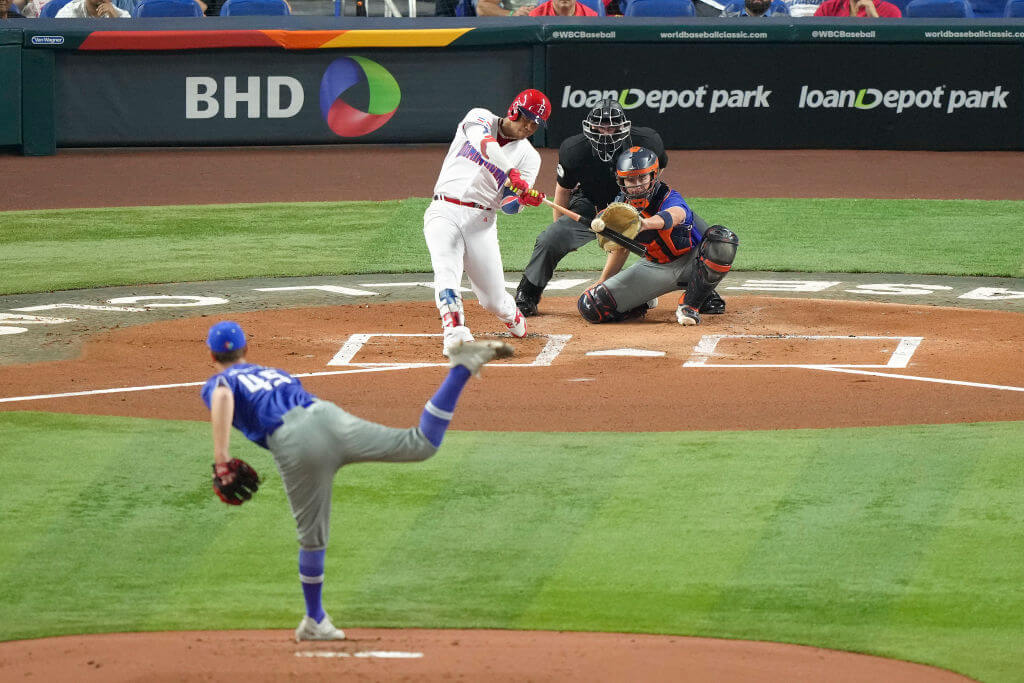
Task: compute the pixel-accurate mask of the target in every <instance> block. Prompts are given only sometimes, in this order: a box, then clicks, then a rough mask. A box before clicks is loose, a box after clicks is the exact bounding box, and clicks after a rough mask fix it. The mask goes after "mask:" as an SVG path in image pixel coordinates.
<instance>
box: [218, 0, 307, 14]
mask: <svg viewBox="0 0 1024 683" xmlns="http://www.w3.org/2000/svg"><path fill="white" fill-rule="evenodd" d="M289 14H291V10H289V9H288V3H286V2H285V1H284V0H227V2H225V3H224V4H223V5H222V6H221V8H220V16H222V17H241V16H257V17H276V16H285V15H289Z"/></svg>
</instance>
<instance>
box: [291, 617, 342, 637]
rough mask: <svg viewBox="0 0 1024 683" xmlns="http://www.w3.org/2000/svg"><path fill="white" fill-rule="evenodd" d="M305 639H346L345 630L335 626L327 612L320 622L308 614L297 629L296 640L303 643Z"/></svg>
mask: <svg viewBox="0 0 1024 683" xmlns="http://www.w3.org/2000/svg"><path fill="white" fill-rule="evenodd" d="M304 640H345V632H344V631H342V630H341V629H340V628H334V624H332V623H331V618H330V617H329V616H327V614H326V613H325V614H324V618H323V619H322V620H321V621H320V623H317V622H315V621H313V617H311V616H309V615H308V614H307V615H306V616H304V617H302V621H300V622H299V627H298V628H297V629H295V642H296V643H301V642H302V641H304Z"/></svg>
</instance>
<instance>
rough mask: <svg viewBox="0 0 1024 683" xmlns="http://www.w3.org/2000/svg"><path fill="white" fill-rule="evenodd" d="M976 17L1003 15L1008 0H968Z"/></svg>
mask: <svg viewBox="0 0 1024 683" xmlns="http://www.w3.org/2000/svg"><path fill="white" fill-rule="evenodd" d="M968 2H970V3H971V9H972V10H974V16H976V17H1002V16H1003V12H1004V11H1005V10H1006V0H968Z"/></svg>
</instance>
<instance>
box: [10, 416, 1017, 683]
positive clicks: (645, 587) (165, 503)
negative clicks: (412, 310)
mask: <svg viewBox="0 0 1024 683" xmlns="http://www.w3.org/2000/svg"><path fill="white" fill-rule="evenodd" d="M457 421H458V417H456V424H457ZM0 431H2V433H3V434H4V445H5V448H4V451H5V452H4V458H3V470H4V476H3V477H0V506H2V515H0V537H2V538H3V539H4V553H3V554H2V555H0V574H2V576H3V577H4V580H3V581H2V582H0V614H3V619H2V620H0V639H14V638H24V637H32V636H42V635H52V634H70V633H92V632H104V631H135V630H157V629H205V628H213V629H219V628H292V627H294V625H295V623H296V620H297V619H298V618H299V616H300V611H301V605H302V601H301V594H300V590H299V585H298V582H297V581H296V579H295V572H296V565H295V563H296V543H295V538H294V533H295V532H294V525H293V522H292V520H291V516H290V514H289V512H288V507H287V503H286V501H285V498H284V493H283V491H282V488H281V484H280V481H279V479H278V477H277V474H276V472H275V471H274V468H273V465H272V462H271V459H270V457H269V454H268V453H267V452H266V451H262V450H260V449H258V448H256V447H255V446H252V445H251V444H247V443H246V444H243V443H239V444H237V446H238V450H237V451H236V455H239V456H241V457H244V458H246V459H248V460H249V461H250V462H252V463H253V464H254V465H255V466H256V467H257V469H258V470H259V471H260V472H261V473H262V474H263V475H264V477H265V479H266V483H265V485H264V487H263V488H262V489H261V490H260V492H259V493H258V494H257V496H256V497H255V498H254V500H253V501H252V502H251V503H249V504H247V505H245V506H243V507H241V508H229V507H226V506H224V505H222V504H221V503H220V502H219V501H218V500H217V499H216V498H215V496H214V495H213V494H212V492H211V491H210V486H209V479H208V470H209V458H208V453H209V427H208V426H207V425H205V424H202V423H193V422H174V421H158V420H142V419H137V420H132V419H125V418H111V417H87V416H77V415H51V414H45V413H0ZM40 434H45V435H46V442H45V443H46V448H45V451H43V450H41V449H40V440H39V439H40ZM1022 441H1024V423H1020V422H1018V423H987V424H973V425H938V426H911V427H893V428H870V429H856V430H848V429H836V430H787V431H777V432H737V433H728V432H704V433H702V432H686V433H655V434H607V433H602V434H564V433H552V434H544V433H524V434H520V435H518V436H517V437H516V440H515V441H514V442H511V441H509V440H508V439H506V438H504V437H503V436H502V435H499V434H493V433H487V432H451V433H449V437H448V439H447V440H446V442H445V444H444V446H443V447H442V450H441V451H440V453H439V454H438V456H437V457H435V458H434V459H432V460H430V461H428V462H426V463H422V464H419V465H406V466H393V465H363V466H358V467H350V468H347V469H345V470H343V472H342V474H341V476H339V478H338V481H337V483H336V486H335V490H336V497H335V509H334V521H333V530H334V538H333V539H332V544H331V547H330V549H329V551H328V556H327V576H328V582H327V584H326V588H325V601H326V606H327V608H328V609H329V610H331V611H333V612H334V614H335V615H336V616H337V617H338V618H339V620H340V623H341V625H342V626H360V627H380V626H388V627H490V628H516V629H558V630H563V629H564V630H602V631H605V630H606V631H625V632H633V631H636V632H650V633H674V634H700V635H707V636H720V637H725V638H749V639H756V640H773V641H782V642H792V643H806V644H813V645H817V646H823V647H832V648H838V649H843V650H852V651H858V652H868V653H874V654H879V655H885V656H891V657H897V658H902V659H909V660H912V661H918V662H923V663H928V664H933V665H937V666H942V667H946V668H950V669H953V670H956V671H959V672H962V673H965V674H968V675H970V676H973V677H976V678H979V679H982V680H985V681H990V682H992V683H996V682H1000V681H1019V680H1020V672H1021V671H1022V670H1024V653H1022V651H1021V648H1020V642H1021V636H1022V634H1024V595H1022V592H1021V589H1020V587H1021V586H1022V585H1024V541H1022V540H1021V535H1020V533H1019V531H1020V529H1021V527H1022V525H1024V508H1022V506H1021V505H1020V501H1021V500H1024V479H1022V477H1021V476H1020V448H1019V446H1020V443H1021V442H1022ZM54 473H60V474H59V476H54ZM210 596H222V597H223V596H237V598H238V599H233V598H232V599H230V600H229V601H228V602H230V604H231V608H230V609H228V610H225V609H210V607H209V600H210Z"/></svg>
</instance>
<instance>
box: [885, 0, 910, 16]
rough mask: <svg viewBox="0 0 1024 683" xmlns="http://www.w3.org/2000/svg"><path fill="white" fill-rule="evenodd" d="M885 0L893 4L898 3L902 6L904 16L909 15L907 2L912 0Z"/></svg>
mask: <svg viewBox="0 0 1024 683" xmlns="http://www.w3.org/2000/svg"><path fill="white" fill-rule="evenodd" d="M885 1H886V2H888V3H892V4H893V5H896V6H897V7H899V8H900V12H902V13H903V16H907V3H908V2H910V0H885Z"/></svg>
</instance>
